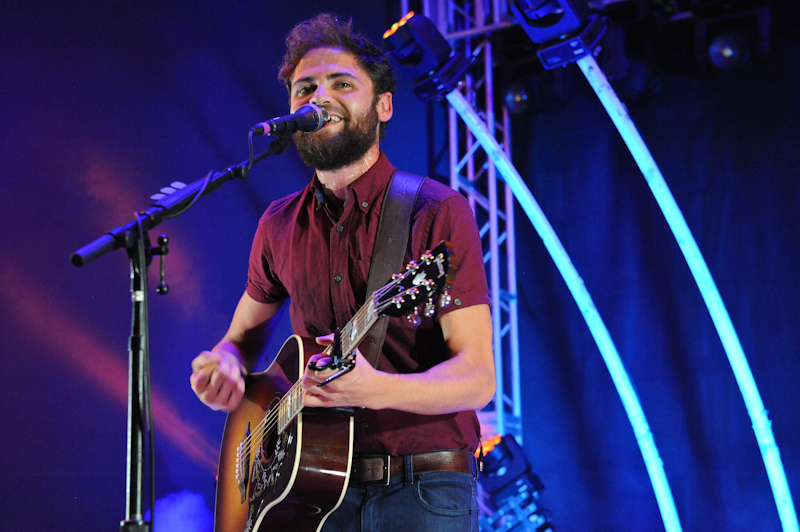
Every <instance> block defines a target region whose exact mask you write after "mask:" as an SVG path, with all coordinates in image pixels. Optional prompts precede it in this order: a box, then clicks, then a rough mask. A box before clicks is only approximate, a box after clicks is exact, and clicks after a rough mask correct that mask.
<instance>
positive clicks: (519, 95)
mask: <svg viewBox="0 0 800 532" xmlns="http://www.w3.org/2000/svg"><path fill="white" fill-rule="evenodd" d="M503 101H504V102H505V104H506V108H507V109H508V111H509V112H510V113H512V114H515V115H518V114H522V113H525V112H526V111H536V110H537V109H539V91H538V89H537V88H536V85H535V84H534V83H533V82H530V81H527V80H525V79H522V80H518V81H515V82H514V83H512V84H511V85H509V86H508V88H507V89H506V92H505V95H504V96H503Z"/></svg>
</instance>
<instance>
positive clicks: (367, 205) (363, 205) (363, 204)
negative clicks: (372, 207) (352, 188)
mask: <svg viewBox="0 0 800 532" xmlns="http://www.w3.org/2000/svg"><path fill="white" fill-rule="evenodd" d="M361 206H362V207H364V208H365V209H366V208H367V207H369V203H367V202H366V201H362V202H361Z"/></svg>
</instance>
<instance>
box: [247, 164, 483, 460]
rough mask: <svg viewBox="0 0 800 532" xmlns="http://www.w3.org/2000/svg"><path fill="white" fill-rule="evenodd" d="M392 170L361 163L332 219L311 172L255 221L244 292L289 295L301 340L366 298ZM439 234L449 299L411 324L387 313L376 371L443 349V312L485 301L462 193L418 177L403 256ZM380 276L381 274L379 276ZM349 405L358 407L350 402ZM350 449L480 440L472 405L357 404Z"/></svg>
mask: <svg viewBox="0 0 800 532" xmlns="http://www.w3.org/2000/svg"><path fill="white" fill-rule="evenodd" d="M394 171H395V167H394V166H393V165H392V164H391V163H390V162H389V160H388V159H387V157H386V156H385V155H384V154H383V152H381V155H380V158H379V159H378V161H377V162H376V163H375V164H374V165H373V166H372V168H370V170H369V171H368V172H367V173H366V174H364V175H363V176H361V177H360V178H359V179H358V180H356V181H355V182H354V183H353V184H352V185H351V186H350V187H349V188H348V190H347V198H346V200H345V204H344V212H342V214H341V216H338V217H337V216H336V215H335V214H334V211H332V210H331V209H330V206H329V205H328V204H326V202H325V196H324V195H323V194H322V192H321V191H320V190H319V186H320V185H319V183H318V182H317V181H316V178H314V179H313V180H312V182H311V183H310V184H309V185H308V186H306V187H305V188H304V189H303V190H301V191H300V192H297V193H295V194H293V195H290V196H287V197H286V198H283V199H280V200H277V201H275V202H273V203H272V204H271V205H270V206H269V208H268V209H267V211H266V212H265V213H264V215H263V216H262V218H261V220H260V221H259V225H258V230H257V232H256V235H255V239H254V241H253V247H252V251H251V255H250V266H249V272H248V284H247V294H248V295H249V296H250V297H252V298H253V299H254V300H256V301H260V302H262V303H275V302H279V301H284V300H286V299H287V298H291V303H290V308H289V315H290V320H291V325H292V330H293V332H294V333H295V334H298V335H300V336H305V337H316V336H321V335H325V334H329V333H331V332H332V331H334V330H335V329H336V327H344V326H345V324H346V323H347V322H348V321H349V320H350V319H351V318H352V317H353V315H354V314H355V313H356V312H357V311H358V310H359V308H361V306H362V305H363V304H364V301H365V300H366V297H367V294H366V289H367V278H368V276H369V267H370V261H371V258H372V250H373V247H374V244H375V238H376V233H377V229H378V220H379V217H380V213H381V207H382V205H383V199H384V195H385V192H386V190H387V187H388V185H389V182H390V179H391V176H392V174H393V173H394ZM443 240H447V241H449V242H450V243H451V244H452V249H453V255H452V257H451V260H453V261H454V262H453V263H454V265H455V266H456V267H457V271H456V274H455V277H454V280H453V287H452V289H451V291H450V294H451V296H452V301H453V303H452V304H451V305H450V307H449V308H445V309H442V308H437V314H436V316H435V317H434V318H424V317H423V318H422V324H421V325H420V326H419V327H415V326H414V325H412V324H410V323H409V322H408V320H407V319H406V318H404V317H402V318H391V319H390V321H389V328H388V331H387V334H386V341H385V343H384V346H383V351H382V354H381V356H380V358H379V361H378V369H380V370H381V371H386V372H390V373H416V372H423V371H425V370H427V369H428V368H430V367H432V366H435V365H436V364H439V363H440V362H442V361H444V360H446V359H447V358H449V357H450V356H451V353H450V352H449V351H448V349H447V346H446V343H445V341H444V339H443V336H442V330H441V327H440V326H439V319H440V318H441V316H442V315H443V314H444V313H446V312H451V311H453V310H456V309H459V308H464V307H468V306H471V305H478V304H484V303H485V304H488V303H489V297H488V289H487V285H486V274H485V270H484V266H483V257H482V252H481V242H480V237H479V235H478V229H477V224H476V222H475V218H474V215H473V213H472V210H471V209H470V207H469V204H468V202H467V201H466V199H465V198H464V197H463V196H462V195H461V194H459V193H457V192H455V191H454V190H453V189H451V188H449V187H447V186H445V185H442V184H440V183H438V182H436V181H434V180H432V179H427V180H426V181H425V183H424V184H423V186H422V189H421V190H420V194H419V198H418V200H417V204H416V206H415V209H414V212H413V215H412V227H411V238H410V242H409V245H408V247H407V249H406V262H408V261H410V260H412V259H413V260H418V259H419V257H420V256H421V255H422V254H423V253H424V252H425V251H426V250H428V249H431V248H433V247H435V246H436V245H437V244H438V243H439V242H441V241H443ZM386 281H387V282H388V281H389V279H386ZM353 406H358V405H353ZM355 426H356V436H355V448H354V451H355V452H357V453H388V454H393V455H404V454H410V453H417V452H425V451H432V450H439V449H457V450H465V451H469V452H473V451H475V450H476V449H477V446H478V444H479V425H478V421H477V417H476V415H475V412H473V411H468V412H459V413H454V414H446V415H437V416H424V415H419V414H411V413H408V412H401V411H397V410H379V411H373V410H369V409H357V410H356V414H355Z"/></svg>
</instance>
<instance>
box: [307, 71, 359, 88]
mask: <svg viewBox="0 0 800 532" xmlns="http://www.w3.org/2000/svg"><path fill="white" fill-rule="evenodd" d="M338 78H348V79H352V80H354V81H358V78H357V77H356V76H355V75H354V74H351V73H350V72H331V73H330V74H328V75H327V76H325V79H326V80H333V79H338ZM315 79H316V78H315V77H314V76H306V77H304V78H300V79H297V80H295V81H294V82H293V83H292V87H295V86H296V85H298V84H300V83H313V82H314V80H315Z"/></svg>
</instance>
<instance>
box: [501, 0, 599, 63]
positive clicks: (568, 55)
mask: <svg viewBox="0 0 800 532" xmlns="http://www.w3.org/2000/svg"><path fill="white" fill-rule="evenodd" d="M508 7H509V9H510V10H511V13H512V14H513V15H514V17H515V18H516V19H517V22H519V25H520V26H522V29H524V30H525V33H527V34H528V37H530V39H531V40H532V41H533V42H534V43H536V44H538V45H540V46H539V49H538V50H537V51H536V54H537V55H538V56H539V60H540V61H541V62H542V65H543V66H544V68H546V69H548V70H550V69H554V68H556V67H560V66H564V65H566V64H568V63H572V62H574V61H577V60H578V59H580V58H582V57H585V56H586V55H588V54H596V52H597V51H598V49H599V48H598V47H599V46H600V42H601V40H602V39H603V37H604V36H605V35H606V30H607V29H608V25H609V21H608V19H607V18H605V17H601V16H599V15H591V14H590V12H589V7H588V4H587V3H586V1H585V0H549V1H546V2H541V1H537V0H509V3H508Z"/></svg>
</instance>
